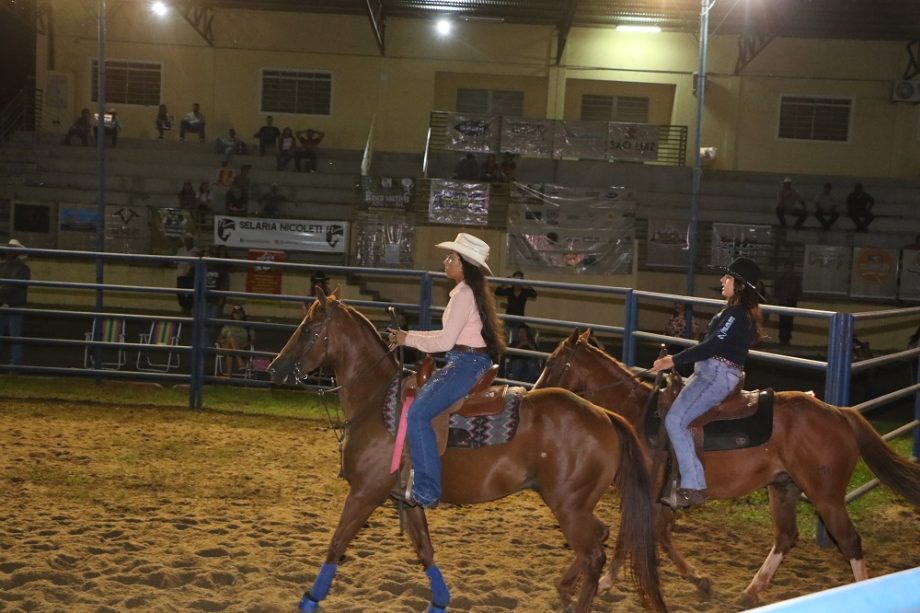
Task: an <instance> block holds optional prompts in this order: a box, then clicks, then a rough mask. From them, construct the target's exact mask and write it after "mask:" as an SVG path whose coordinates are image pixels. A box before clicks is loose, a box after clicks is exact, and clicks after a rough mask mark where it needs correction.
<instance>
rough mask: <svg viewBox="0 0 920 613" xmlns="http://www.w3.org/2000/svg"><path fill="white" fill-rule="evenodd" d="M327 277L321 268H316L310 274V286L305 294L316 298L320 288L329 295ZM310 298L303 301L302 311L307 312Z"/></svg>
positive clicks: (310, 301)
mask: <svg viewBox="0 0 920 613" xmlns="http://www.w3.org/2000/svg"><path fill="white" fill-rule="evenodd" d="M327 281H329V277H327V276H326V273H325V272H323V271H322V270H317V271H316V272H314V273H313V274H312V275H311V276H310V287H309V288H308V290H307V295H308V296H311V297H313V298H316V297H317V296H318V295H319V292H320V290H322V292H323V293H324V294H326V295H327V296H328V295H329V293H330V292H329V285H328V284H327ZM312 302H313V301H312V300H307V301H305V302H304V303H303V313H304V315H306V314H307V309H309V308H310V304H311V303H312Z"/></svg>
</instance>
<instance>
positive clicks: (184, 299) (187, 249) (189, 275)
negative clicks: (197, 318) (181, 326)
mask: <svg viewBox="0 0 920 613" xmlns="http://www.w3.org/2000/svg"><path fill="white" fill-rule="evenodd" d="M176 255H177V256H179V257H190V258H197V257H199V256H200V255H201V253H200V252H199V251H198V247H196V246H195V237H194V236H192V235H191V234H186V235H185V236H183V237H182V246H181V247H179V249H178V250H177V251H176ZM193 287H195V268H194V266H193V265H192V264H191V262H179V263H178V264H176V288H178V289H192V288H193ZM176 298H177V300H178V301H179V308H181V309H182V314H183V315H190V314H191V313H192V307H193V306H194V305H195V296H194V295H192V294H176Z"/></svg>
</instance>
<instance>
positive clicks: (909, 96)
mask: <svg viewBox="0 0 920 613" xmlns="http://www.w3.org/2000/svg"><path fill="white" fill-rule="evenodd" d="M891 99H892V100H893V101H894V102H920V81H895V82H894V83H892V84H891Z"/></svg>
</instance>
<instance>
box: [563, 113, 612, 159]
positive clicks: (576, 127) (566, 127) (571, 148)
mask: <svg viewBox="0 0 920 613" xmlns="http://www.w3.org/2000/svg"><path fill="white" fill-rule="evenodd" d="M554 128H555V133H554V135H553V157H557V158H562V157H571V158H582V159H589V160H604V159H607V123H606V122H604V121H556V122H555V126H554Z"/></svg>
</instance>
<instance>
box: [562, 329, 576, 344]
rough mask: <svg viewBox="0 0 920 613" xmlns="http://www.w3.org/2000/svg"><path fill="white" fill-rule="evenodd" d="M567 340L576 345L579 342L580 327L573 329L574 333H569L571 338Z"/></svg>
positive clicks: (567, 342)
mask: <svg viewBox="0 0 920 613" xmlns="http://www.w3.org/2000/svg"><path fill="white" fill-rule="evenodd" d="M565 342H566V344H568V345H574V344H575V343H577V342H578V328H575V329H574V330H572V334H570V335H569V338H567V339H566V341H565Z"/></svg>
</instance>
